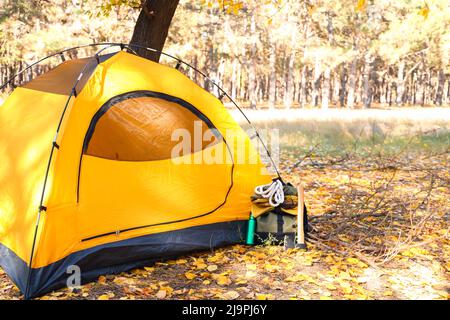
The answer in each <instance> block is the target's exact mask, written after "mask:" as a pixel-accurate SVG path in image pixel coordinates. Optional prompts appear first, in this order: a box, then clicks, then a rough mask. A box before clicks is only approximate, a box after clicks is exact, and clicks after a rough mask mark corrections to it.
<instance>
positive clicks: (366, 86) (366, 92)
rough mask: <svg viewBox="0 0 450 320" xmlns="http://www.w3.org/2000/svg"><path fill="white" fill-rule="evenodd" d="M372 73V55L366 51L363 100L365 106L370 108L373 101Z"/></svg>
mask: <svg viewBox="0 0 450 320" xmlns="http://www.w3.org/2000/svg"><path fill="white" fill-rule="evenodd" d="M370 74H371V57H370V54H369V53H366V55H365V57H364V75H363V93H362V102H363V107H364V108H366V109H367V108H370V103H371V101H372V92H371V91H372V90H371V89H370Z"/></svg>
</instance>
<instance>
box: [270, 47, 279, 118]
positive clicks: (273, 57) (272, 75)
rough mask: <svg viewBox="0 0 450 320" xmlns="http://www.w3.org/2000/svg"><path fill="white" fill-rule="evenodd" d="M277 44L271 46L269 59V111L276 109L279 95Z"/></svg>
mask: <svg viewBox="0 0 450 320" xmlns="http://www.w3.org/2000/svg"><path fill="white" fill-rule="evenodd" d="M276 51H277V49H276V44H275V43H271V44H270V57H269V65H270V66H269V69H270V77H269V109H273V108H275V102H276V94H277V75H276V62H277V60H276V59H277V56H276Z"/></svg>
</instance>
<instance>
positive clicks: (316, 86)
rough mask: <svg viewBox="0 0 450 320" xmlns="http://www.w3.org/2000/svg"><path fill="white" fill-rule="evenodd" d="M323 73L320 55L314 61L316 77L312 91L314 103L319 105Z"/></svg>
mask: <svg viewBox="0 0 450 320" xmlns="http://www.w3.org/2000/svg"><path fill="white" fill-rule="evenodd" d="M321 75H322V63H321V61H320V59H319V58H318V57H316V59H315V63H314V79H313V91H312V104H313V105H314V106H315V107H317V105H318V104H319V89H320V76H321Z"/></svg>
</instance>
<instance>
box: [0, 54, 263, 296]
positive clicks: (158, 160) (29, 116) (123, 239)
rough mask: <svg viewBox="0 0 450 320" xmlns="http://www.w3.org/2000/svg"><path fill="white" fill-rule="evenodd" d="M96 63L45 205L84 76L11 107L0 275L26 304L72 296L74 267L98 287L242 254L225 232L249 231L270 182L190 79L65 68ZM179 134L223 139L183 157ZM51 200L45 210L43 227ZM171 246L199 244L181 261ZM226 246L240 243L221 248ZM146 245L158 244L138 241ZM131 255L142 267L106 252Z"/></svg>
mask: <svg viewBox="0 0 450 320" xmlns="http://www.w3.org/2000/svg"><path fill="white" fill-rule="evenodd" d="M92 61H95V63H96V65H95V68H92V72H91V73H90V75H89V77H87V78H85V80H84V81H85V83H84V84H83V85H82V86H80V87H79V90H78V91H77V94H76V97H72V98H71V99H70V100H69V104H68V105H67V111H66V112H65V117H64V119H63V121H62V125H61V129H60V131H59V134H58V135H57V137H56V143H57V145H58V146H59V148H58V149H56V150H54V155H53V160H52V161H51V163H50V167H49V171H48V183H47V186H46V189H45V193H44V194H42V190H43V185H44V179H45V176H46V170H47V165H48V161H49V156H50V152H51V150H52V141H53V139H54V136H55V132H56V129H57V127H58V124H59V121H60V118H61V114H62V113H63V110H64V106H65V105H66V102H67V101H68V98H69V94H70V92H71V90H70V89H69V90H66V89H68V88H69V86H68V85H67V83H69V82H72V80H73V77H74V74H75V73H76V72H75V71H73V69H72V68H71V67H70V68H68V69H70V70H63V69H60V70H58V71H57V72H55V71H53V72H52V71H50V72H49V73H48V74H47V76H42V77H40V78H37V79H35V80H33V81H31V82H30V83H28V84H27V85H25V86H24V87H19V88H17V89H16V90H15V91H14V92H13V93H12V95H11V96H10V97H9V98H8V99H7V101H6V102H5V104H4V105H3V106H2V107H0V157H1V159H0V163H1V165H0V265H1V266H2V267H3V268H4V269H5V270H6V272H7V273H8V274H9V275H10V276H11V277H12V278H13V280H14V281H15V283H16V284H17V285H18V287H19V288H20V290H21V291H22V292H24V293H25V291H26V290H25V289H26V287H27V286H28V288H29V290H28V291H27V292H26V297H27V298H29V297H34V296H36V295H39V294H42V293H45V292H46V291H48V290H52V289H55V288H57V287H60V286H63V285H65V282H64V279H65V277H66V278H67V277H68V276H69V274H67V273H65V272H66V270H65V269H64V268H66V267H67V263H68V262H70V263H72V264H77V263H82V261H84V260H83V259H84V258H83V257H85V256H87V255H88V256H89V257H90V258H89V259H92V260H90V261H94V262H93V263H90V264H87V265H86V264H85V265H84V267H85V269H84V270H83V271H82V273H83V274H86V279H93V278H94V277H95V276H96V275H97V276H98V275H100V274H102V273H104V272H113V271H115V270H116V269H115V268H114V267H113V265H114V266H120V268H119V267H118V268H117V270H120V271H124V270H128V269H129V268H132V267H135V266H138V265H142V263H144V262H145V261H150V260H152V259H153V258H155V257H169V256H173V255H177V254H181V253H183V252H188V251H189V252H190V251H195V250H199V249H204V248H209V247H215V246H218V245H223V244H228V243H236V242H239V239H241V233H242V228H231V229H230V228H228V227H225V226H227V225H228V224H227V223H231V224H236V225H238V226H241V227H242V225H243V224H245V222H246V221H247V220H248V217H249V213H250V208H251V203H250V195H251V194H252V193H253V189H254V187H255V186H257V185H261V184H266V183H268V182H270V181H271V176H270V175H269V174H268V173H267V170H266V169H265V167H264V165H263V164H262V162H261V160H260V158H259V155H258V153H257V151H256V150H255V149H254V147H253V146H252V144H251V142H250V139H249V138H248V136H247V134H246V133H245V132H244V131H243V130H242V129H241V127H240V126H239V125H238V124H237V123H236V122H235V121H234V119H233V118H232V117H231V115H230V114H229V113H228V111H227V110H226V108H225V107H224V106H223V104H222V103H221V102H220V100H218V99H217V98H216V97H214V96H213V95H211V94H210V93H208V92H207V91H205V90H204V89H203V88H201V87H200V86H198V85H196V84H195V83H194V82H192V81H191V80H190V79H189V78H187V77H186V76H184V75H183V74H182V73H181V72H179V71H178V70H176V69H173V68H170V67H167V66H163V65H160V64H157V63H154V62H151V61H149V60H146V59H144V58H141V57H138V56H136V55H133V54H130V53H126V52H123V51H120V52H118V53H117V54H114V55H109V56H108V57H107V58H105V57H103V58H102V59H99V61H98V62H97V59H94V60H92V59H88V60H82V61H79V60H78V61H77V60H75V61H74V62H72V63H69V62H65V64H67V65H72V64H73V66H74V68H75V65H77V67H76V68H78V69H77V70H80V65H82V64H83V63H85V65H86V64H88V63H92ZM58 68H60V67H56V70H57V69H58ZM83 68H84V69H85V70H86V68H85V67H82V69H83ZM65 74H66V76H67V78H66V76H65ZM64 82H65V83H64ZM63 83H64V84H63ZM72 85H73V84H72ZM58 86H61V88H62V87H64V86H66V87H64V90H62V89H61V88H59V87H58ZM56 87H58V88H56ZM52 88H54V89H52ZM194 121H195V122H197V123H198V122H199V123H200V126H199V127H197V128H196V127H195V124H194ZM177 127H180V129H184V130H185V131H186V132H189V133H192V132H194V134H195V131H196V130H197V131H198V132H200V134H204V133H205V131H207V129H211V131H212V132H213V134H212V136H214V137H212V136H211V137H210V138H211V141H209V142H208V143H201V145H198V146H195V145H194V146H192V145H190V147H191V151H190V152H187V153H180V155H179V156H176V157H173V155H172V154H169V150H173V149H174V144H173V141H170V140H168V138H169V134H170V133H171V131H173V129H177ZM211 159H213V160H214V161H211ZM41 197H42V199H43V205H44V206H45V209H46V210H44V211H42V212H41V213H40V215H38V213H39V205H40V200H41ZM38 217H40V218H39V219H38ZM36 224H37V233H35V230H36ZM207 226H214V227H211V228H209V227H207ZM192 230H194V231H192ZM195 230H197V231H195ZM198 230H201V231H198ZM197 232H199V233H197ZM200 233H202V234H204V235H203V236H202V237H200ZM167 234H171V237H172V236H175V235H178V234H180V235H181V234H187V235H189V236H186V237H187V238H185V239H184V240H183V241H185V243H186V245H184V246H182V247H181V249H178V248H176V247H173V246H170V245H169V244H170V241H169V240H167V239H171V238H165V237H164V236H163V235H167ZM218 234H228V235H229V239H231V240H229V241H221V240H220V241H217V242H214V241H212V242H210V239H212V236H213V235H218ZM35 236H36V241H35V248H34V250H32V245H33V239H34V237H35ZM142 237H144V238H146V239H158V240H155V241H154V242H152V241H153V240H151V241H150V242H143V243H140V242H139V241H138V240H136V239H142ZM197 237H198V239H197ZM194 240H195V241H194ZM197 240H198V241H197ZM135 241H138V242H135ZM166 241H169V242H167V243H166ZM121 243H122V244H123V243H125V244H126V246H129V248H128V249H127V250H130V251H129V252H136V256H133V258H132V259H131V258H130V259H129V257H128V256H127V255H126V254H125V253H126V251H127V250H120V251H117V252H116V253H114V255H115V257H114V258H115V259H116V260H114V261H111V260H110V258H111V257H110V255H111V252H109V251H108V250H106V251H105V250H103V249H102V248H106V247H108V248H109V247H110V246H112V247H114V246H115V245H116V244H121ZM134 246H137V247H136V248H134ZM138 247H139V248H140V249H139V248H138ZM155 248H156V249H155ZM133 250H135V251H133ZM152 250H154V251H152ZM155 250H156V251H155ZM153 252H157V255H153ZM32 253H33V255H32ZM31 255H32V259H31ZM30 261H32V264H31V266H30ZM55 266H56V267H55ZM28 274H30V277H29V279H28V278H27V277H28ZM83 277H85V276H84V275H83Z"/></svg>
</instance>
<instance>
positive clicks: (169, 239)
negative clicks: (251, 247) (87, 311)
mask: <svg viewBox="0 0 450 320" xmlns="http://www.w3.org/2000/svg"><path fill="white" fill-rule="evenodd" d="M246 230H247V221H232V222H222V223H214V224H209V225H202V226H197V227H191V228H187V229H181V230H174V231H169V232H163V233H157V234H150V235H146V236H141V237H137V238H132V239H127V240H122V241H117V242H111V243H107V244H103V245H99V246H96V247H92V248H89V249H86V250H83V251H79V252H75V253H73V254H71V255H69V256H67V257H66V258H64V259H62V260H59V261H57V262H55V263H52V264H50V265H48V266H46V267H42V268H38V269H33V270H32V274H31V281H30V284H29V290H28V295H27V296H26V297H25V298H26V299H29V298H33V297H37V296H40V295H43V294H45V293H48V292H50V291H53V290H55V289H59V288H62V287H65V286H66V285H67V280H68V278H69V277H70V276H71V275H72V273H71V272H68V268H69V267H70V266H73V265H75V266H78V267H79V268H80V271H81V283H82V284H83V283H87V282H90V281H93V280H95V279H96V278H97V277H98V276H100V275H105V274H117V273H120V272H124V271H128V270H131V269H134V268H139V267H143V266H148V265H151V264H152V263H154V262H156V261H161V260H167V259H170V258H174V257H178V256H181V255H185V254H187V253H191V252H196V251H203V250H211V249H214V248H218V247H222V246H226V245H230V244H236V243H243V242H244V239H245V233H246ZM0 266H1V267H2V268H3V269H4V270H5V272H6V273H7V274H8V275H9V276H10V277H11V278H12V280H13V281H14V282H15V283H16V285H17V286H18V287H19V289H20V290H21V291H22V292H25V291H26V280H27V277H28V271H29V268H28V266H27V264H26V263H25V262H24V261H23V260H22V259H20V258H19V257H17V256H16V255H15V254H14V252H12V251H11V250H9V249H8V248H6V247H5V246H2V245H1V244H0Z"/></svg>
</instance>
